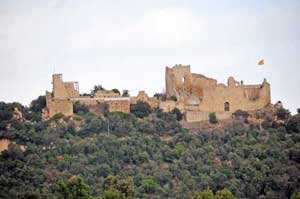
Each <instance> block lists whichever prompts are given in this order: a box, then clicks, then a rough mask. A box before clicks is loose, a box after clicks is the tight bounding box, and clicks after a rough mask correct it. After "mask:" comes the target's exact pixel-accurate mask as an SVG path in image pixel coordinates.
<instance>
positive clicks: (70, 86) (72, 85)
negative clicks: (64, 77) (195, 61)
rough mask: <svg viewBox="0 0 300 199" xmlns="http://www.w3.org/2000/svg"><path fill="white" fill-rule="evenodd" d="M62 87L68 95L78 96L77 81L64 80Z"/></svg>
mask: <svg viewBox="0 0 300 199" xmlns="http://www.w3.org/2000/svg"><path fill="white" fill-rule="evenodd" d="M64 87H65V89H66V93H67V96H68V97H79V91H78V83H77V82H64Z"/></svg>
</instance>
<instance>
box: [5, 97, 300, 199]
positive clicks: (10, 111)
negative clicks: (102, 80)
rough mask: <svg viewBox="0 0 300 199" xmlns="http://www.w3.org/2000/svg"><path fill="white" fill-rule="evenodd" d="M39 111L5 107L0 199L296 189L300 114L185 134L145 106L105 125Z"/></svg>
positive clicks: (172, 118) (288, 192)
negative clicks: (44, 117) (46, 116)
mask: <svg viewBox="0 0 300 199" xmlns="http://www.w3.org/2000/svg"><path fill="white" fill-rule="evenodd" d="M44 106H45V104H44V98H43V97H39V98H38V99H37V100H34V101H33V102H32V104H31V107H29V108H26V107H24V106H22V105H21V104H18V103H14V104H6V103H1V115H0V116H1V123H0V126H1V132H0V138H1V139H6V140H9V142H11V144H10V145H9V148H8V150H5V151H2V153H1V156H0V160H1V161H0V169H1V170H0V173H1V174H0V186H1V188H2V189H1V191H0V197H1V198H57V197H58V198H78V195H76V194H81V195H83V196H84V197H83V196H82V198H90V197H91V196H93V197H96V196H97V197H102V198H188V197H190V198H201V196H202V195H205V194H206V195H211V197H221V195H223V196H224V197H223V198H232V197H235V198H272V199H273V198H291V196H292V195H293V194H294V196H296V195H297V192H299V189H300V187H299V182H300V177H299V176H300V172H299V171H300V159H299V157H300V145H299V141H300V115H299V114H296V115H293V116H291V115H290V114H289V112H288V110H286V109H283V108H281V109H278V110H277V111H276V112H274V113H273V114H272V115H270V114H267V113H260V114H258V115H260V118H261V122H259V123H257V122H255V121H253V118H252V119H251V117H250V116H249V115H248V114H247V112H237V113H236V114H235V116H234V117H233V118H232V119H230V120H224V121H223V120H219V121H218V119H217V118H215V119H217V121H215V120H211V122H210V123H208V122H206V123H200V124H199V125H200V126H199V127H197V128H196V129H192V130H188V129H186V128H183V127H182V125H181V122H179V121H178V120H180V119H181V118H180V117H181V116H182V115H181V114H180V112H178V111H173V112H162V111H161V110H160V109H151V107H150V106H149V105H147V103H143V102H139V103H138V105H134V106H132V107H131V113H121V112H111V113H109V112H108V113H106V114H105V116H97V115H95V114H93V113H91V112H89V111H88V109H87V108H86V107H85V106H84V105H80V104H77V105H76V106H75V107H74V110H76V114H75V115H73V116H67V117H66V116H63V115H62V114H56V115H55V116H53V117H52V118H51V119H49V120H46V121H43V120H41V111H42V109H43V107H44ZM15 107H17V108H15ZM197 125H198V124H197ZM76 187H77V188H78V189H79V188H80V190H81V191H82V192H80V193H78V192H74V191H72V190H74V189H77V188H76ZM126 187H127V188H126ZM214 193H215V194H216V195H217V196H214ZM231 194H232V195H231ZM72 195H73V196H72ZM225 196H226V197H225Z"/></svg>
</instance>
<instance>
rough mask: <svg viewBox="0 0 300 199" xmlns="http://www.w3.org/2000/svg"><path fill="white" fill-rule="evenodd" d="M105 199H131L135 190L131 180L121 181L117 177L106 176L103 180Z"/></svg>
mask: <svg viewBox="0 0 300 199" xmlns="http://www.w3.org/2000/svg"><path fill="white" fill-rule="evenodd" d="M103 188H104V190H105V194H104V198H105V199H115V198H118V199H133V198H135V190H134V183H133V179H132V178H130V177H128V178H125V179H121V178H120V177H119V176H108V177H107V178H106V179H105V180H104V184H103Z"/></svg>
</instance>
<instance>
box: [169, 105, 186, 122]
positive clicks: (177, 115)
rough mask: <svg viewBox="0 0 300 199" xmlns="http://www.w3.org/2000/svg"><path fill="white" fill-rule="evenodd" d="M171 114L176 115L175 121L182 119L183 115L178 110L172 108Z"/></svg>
mask: <svg viewBox="0 0 300 199" xmlns="http://www.w3.org/2000/svg"><path fill="white" fill-rule="evenodd" d="M171 113H172V114H174V115H176V119H177V121H180V120H182V119H183V114H182V113H181V112H180V110H179V109H178V108H176V107H175V108H174V109H173V110H172V111H171Z"/></svg>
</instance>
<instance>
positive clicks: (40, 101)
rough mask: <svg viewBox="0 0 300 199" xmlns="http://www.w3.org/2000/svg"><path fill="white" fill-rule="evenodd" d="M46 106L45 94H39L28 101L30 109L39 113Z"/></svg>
mask: <svg viewBox="0 0 300 199" xmlns="http://www.w3.org/2000/svg"><path fill="white" fill-rule="evenodd" d="M45 107H46V96H45V95H41V96H39V97H38V98H37V99H35V100H33V101H32V102H31V103H30V109H29V110H30V111H33V112H39V113H41V112H42V110H43V108H45Z"/></svg>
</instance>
